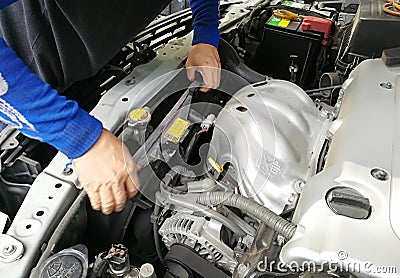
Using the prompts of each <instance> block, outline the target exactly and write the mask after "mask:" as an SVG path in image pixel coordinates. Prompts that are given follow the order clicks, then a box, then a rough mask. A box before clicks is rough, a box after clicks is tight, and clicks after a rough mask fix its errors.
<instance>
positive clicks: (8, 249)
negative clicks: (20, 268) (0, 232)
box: [1, 244, 17, 256]
mask: <svg viewBox="0 0 400 278" xmlns="http://www.w3.org/2000/svg"><path fill="white" fill-rule="evenodd" d="M15 251H17V247H16V246H15V245H12V244H11V245H6V246H4V247H3V251H2V252H1V253H2V254H3V255H4V256H11V255H12V254H14V253H15Z"/></svg>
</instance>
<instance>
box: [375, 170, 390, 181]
mask: <svg viewBox="0 0 400 278" xmlns="http://www.w3.org/2000/svg"><path fill="white" fill-rule="evenodd" d="M371 175H372V176H373V177H374V178H375V179H377V180H380V181H386V180H388V179H389V173H388V172H386V171H385V170H383V169H379V168H374V169H372V170H371Z"/></svg>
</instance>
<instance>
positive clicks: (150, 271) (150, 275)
mask: <svg viewBox="0 0 400 278" xmlns="http://www.w3.org/2000/svg"><path fill="white" fill-rule="evenodd" d="M139 278H156V275H155V273H154V267H153V265H152V264H149V263H146V264H144V265H142V266H141V267H140V271H139Z"/></svg>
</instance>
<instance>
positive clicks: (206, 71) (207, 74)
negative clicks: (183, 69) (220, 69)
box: [200, 67, 213, 92]
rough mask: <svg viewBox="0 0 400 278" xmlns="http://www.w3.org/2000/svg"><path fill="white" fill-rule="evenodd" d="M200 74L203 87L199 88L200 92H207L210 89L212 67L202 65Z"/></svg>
mask: <svg viewBox="0 0 400 278" xmlns="http://www.w3.org/2000/svg"><path fill="white" fill-rule="evenodd" d="M200 74H201V76H202V77H203V87H202V88H201V90H200V91H201V92H208V91H210V90H211V89H212V82H213V81H212V78H213V77H212V69H211V68H209V67H206V68H205V67H202V68H201V69H200Z"/></svg>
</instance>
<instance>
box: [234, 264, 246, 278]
mask: <svg viewBox="0 0 400 278" xmlns="http://www.w3.org/2000/svg"><path fill="white" fill-rule="evenodd" d="M236 271H237V274H238V276H239V277H245V276H246V274H247V272H248V268H247V266H246V265H245V264H239V265H238V267H237V269H236Z"/></svg>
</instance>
